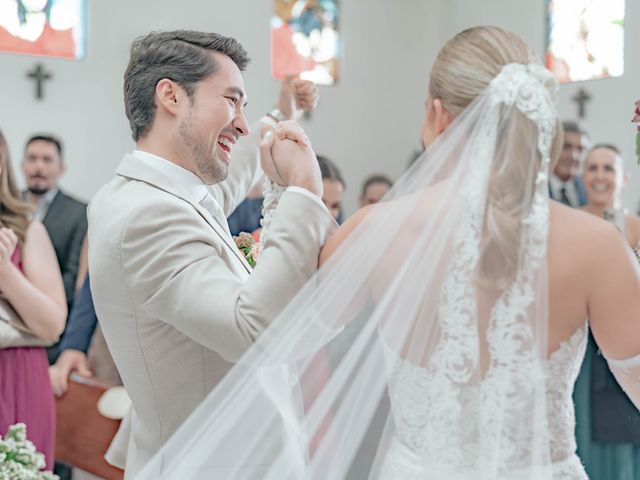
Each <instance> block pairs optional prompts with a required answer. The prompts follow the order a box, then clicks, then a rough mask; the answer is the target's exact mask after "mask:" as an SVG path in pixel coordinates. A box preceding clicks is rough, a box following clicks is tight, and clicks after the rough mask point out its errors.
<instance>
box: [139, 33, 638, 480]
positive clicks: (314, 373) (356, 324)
mask: <svg viewBox="0 0 640 480" xmlns="http://www.w3.org/2000/svg"><path fill="white" fill-rule="evenodd" d="M556 88H557V86H556V82H555V80H554V79H553V77H552V76H551V74H550V73H549V72H548V71H547V70H546V69H544V68H543V67H542V66H541V64H540V62H539V60H537V59H536V57H535V55H534V53H533V52H532V51H531V49H530V48H529V47H528V46H527V45H526V44H525V43H524V42H523V41H522V40H521V39H520V38H518V37H517V36H516V35H514V34H512V33H509V32H506V31H504V30H501V29H499V28H495V27H477V28H472V29H469V30H466V31H464V32H461V33H459V34H458V35H456V36H455V37H454V38H452V39H451V40H450V41H449V42H448V43H447V44H446V45H445V46H444V47H443V48H442V50H441V51H440V53H439V55H438V57H437V59H436V61H435V63H434V65H433V67H432V70H431V74H430V81H429V86H428V94H427V101H426V116H425V122H424V126H423V129H422V134H423V141H424V144H425V146H427V151H426V153H425V154H424V156H423V158H422V159H420V160H418V161H417V162H416V163H415V164H414V166H413V167H412V169H411V170H410V171H409V172H408V173H407V174H406V175H405V176H404V178H403V179H401V181H399V182H398V183H397V184H396V186H395V187H394V189H393V190H392V192H391V193H390V195H389V196H388V197H387V199H386V201H385V202H383V203H381V204H378V205H375V206H372V207H370V208H366V209H363V210H361V211H360V212H358V213H357V214H356V215H354V216H353V217H352V218H351V219H349V220H348V221H347V222H346V223H345V224H344V225H343V226H342V227H341V229H340V230H339V231H338V233H337V234H336V235H335V236H334V237H333V238H331V239H330V241H329V242H328V244H327V245H326V247H325V249H324V250H323V252H322V255H321V258H320V262H321V264H322V267H321V269H320V271H319V273H318V275H317V276H316V277H315V278H314V279H312V281H310V282H309V283H308V284H307V285H305V286H302V285H301V286H300V293H299V295H298V296H297V297H296V298H295V299H294V301H292V302H291V304H290V305H289V306H287V307H286V308H285V310H284V311H283V312H282V313H281V315H280V316H279V318H278V319H276V321H275V322H274V323H273V326H272V327H270V328H269V330H267V332H265V333H264V334H263V335H262V336H261V337H260V339H259V340H258V342H257V343H256V345H255V346H254V347H253V348H252V349H251V350H250V351H249V352H248V353H247V354H246V355H245V357H244V358H243V359H242V361H241V363H240V364H238V365H237V366H236V367H235V368H234V369H233V370H232V371H231V372H230V373H229V374H228V376H227V377H226V378H225V380H224V381H223V382H222V383H221V384H220V385H219V387H217V388H216V389H215V390H214V391H213V392H212V394H211V395H210V397H209V398H208V399H207V400H206V401H205V402H204V403H203V404H202V405H201V406H200V407H199V408H198V410H197V411H196V412H194V414H193V416H192V417H191V418H190V419H189V420H188V421H187V422H186V423H185V424H184V425H183V427H182V428H181V429H180V430H179V431H178V432H177V433H176V434H175V435H174V437H172V439H171V441H170V442H169V443H168V444H167V445H166V446H165V448H163V450H162V451H160V452H159V453H158V455H156V457H155V458H154V459H153V460H152V462H150V464H149V465H148V466H147V468H146V469H145V470H144V472H143V473H142V474H141V476H140V477H139V478H176V479H180V480H184V479H188V478H194V479H195V478H229V479H231V478H233V479H238V478H241V479H254V478H260V479H274V480H275V479H289V478H290V479H299V478H305V479H306V478H313V479H330V480H333V479H342V478H353V479H359V478H380V479H385V480H396V479H398V480H400V479H404V480H412V479H425V478H434V479H512V478H513V479H536V480H539V479H554V478H562V479H583V478H586V474H585V472H584V469H583V467H582V465H581V464H580V461H579V459H578V458H577V456H576V454H575V449H576V444H575V437H574V427H575V420H574V411H573V404H572V400H571V393H572V390H573V384H574V381H575V378H576V375H577V373H578V370H579V367H580V364H581V361H582V358H583V355H584V350H585V344H586V339H587V325H588V324H589V325H590V326H591V329H592V331H593V334H594V336H595V339H596V341H597V342H598V344H599V346H600V348H601V350H602V352H603V353H604V355H605V356H606V357H607V359H608V361H609V365H610V367H611V369H612V371H613V372H614V374H615V375H616V377H617V379H618V381H619V382H620V383H621V385H622V386H623V388H625V390H626V391H627V393H628V394H629V396H630V397H631V398H632V400H633V401H634V402H635V403H636V405H640V382H639V381H638V378H640V321H638V320H639V319H640V295H639V293H640V275H639V273H640V272H639V270H638V265H637V262H636V260H635V259H634V258H633V254H632V252H631V250H630V249H629V247H628V246H627V245H626V244H625V241H624V239H623V238H622V237H621V235H620V234H619V233H618V232H617V231H616V230H615V228H614V227H612V226H610V225H609V224H608V223H607V222H605V221H602V220H599V219H597V218H595V217H593V216H590V215H588V214H586V213H584V212H580V211H577V210H572V209H569V208H567V207H564V206H562V205H561V204H558V203H556V202H553V201H550V200H549V198H548V173H549V170H550V169H551V168H552V166H553V163H554V162H555V160H556V159H557V155H558V150H559V146H560V144H559V142H560V138H561V137H562V132H561V128H560V126H559V123H558V119H557V114H556V106H555V92H556ZM276 133H277V131H276ZM287 148H298V147H297V146H296V145H295V144H293V143H292V142H290V141H288V140H280V139H279V138H278V135H275V140H274V139H270V140H264V141H263V145H262V149H263V150H262V155H263V157H266V159H265V158H263V162H265V164H268V163H269V162H270V161H271V160H272V159H271V158H270V152H273V156H274V158H278V155H279V154H282V152H284V151H286V149H287ZM269 203H270V204H274V203H277V199H276V201H274V199H271V201H270V202H269ZM271 213H272V214H274V215H277V209H276V210H275V211H274V212H271ZM271 213H270V214H271ZM268 217H269V215H267V218H268ZM269 233H270V232H269V228H268V225H266V226H265V238H264V242H263V248H269V247H270V243H269V238H268V235H269ZM273 234H277V233H275V232H274V233H273ZM295 255H296V252H291V258H290V261H296V259H295ZM587 319H588V320H587ZM587 322H588V323H587ZM329 339H331V340H330V341H328V340H329ZM327 342H328V343H327Z"/></svg>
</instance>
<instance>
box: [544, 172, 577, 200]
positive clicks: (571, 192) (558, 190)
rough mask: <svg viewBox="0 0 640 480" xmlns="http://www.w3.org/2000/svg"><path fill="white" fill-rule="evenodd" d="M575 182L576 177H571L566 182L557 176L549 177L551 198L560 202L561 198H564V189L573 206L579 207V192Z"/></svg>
mask: <svg viewBox="0 0 640 480" xmlns="http://www.w3.org/2000/svg"><path fill="white" fill-rule="evenodd" d="M573 180H574V177H571V178H570V179H569V180H567V181H566V182H565V181H563V180H562V179H561V178H560V177H558V176H556V175H555V174H551V175H550V177H549V184H550V185H551V196H552V197H553V198H554V199H556V200H560V197H561V196H562V189H563V188H564V189H565V193H566V195H567V198H569V201H570V202H571V205H573V206H578V191H577V190H576V183H575V182H574V181H573Z"/></svg>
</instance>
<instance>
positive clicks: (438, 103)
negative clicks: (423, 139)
mask: <svg viewBox="0 0 640 480" xmlns="http://www.w3.org/2000/svg"><path fill="white" fill-rule="evenodd" d="M433 113H434V114H435V115H434V118H435V122H434V126H435V129H436V135H440V134H441V133H442V132H444V131H445V130H446V128H447V127H448V126H449V125H451V122H453V115H451V112H449V110H447V109H446V108H444V105H443V104H442V100H440V99H439V98H436V99H434V100H433Z"/></svg>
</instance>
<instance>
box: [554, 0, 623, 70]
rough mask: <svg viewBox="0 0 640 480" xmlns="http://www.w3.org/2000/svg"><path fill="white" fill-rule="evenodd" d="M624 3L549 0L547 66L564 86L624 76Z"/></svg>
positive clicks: (604, 0) (618, 0)
mask: <svg viewBox="0 0 640 480" xmlns="http://www.w3.org/2000/svg"><path fill="white" fill-rule="evenodd" d="M624 7H625V0H547V15H548V16H547V22H548V23H547V25H548V28H547V31H548V41H547V53H546V62H547V66H548V67H549V69H551V71H553V72H554V73H555V75H556V76H557V77H558V79H559V80H560V81H561V82H573V81H578V80H593V79H598V78H606V77H619V76H620V75H622V74H623V73H624Z"/></svg>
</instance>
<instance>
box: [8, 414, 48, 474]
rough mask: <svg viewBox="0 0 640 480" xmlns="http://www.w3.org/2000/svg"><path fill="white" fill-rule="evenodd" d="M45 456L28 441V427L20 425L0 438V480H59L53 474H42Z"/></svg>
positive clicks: (14, 426) (13, 426)
mask: <svg viewBox="0 0 640 480" xmlns="http://www.w3.org/2000/svg"><path fill="white" fill-rule="evenodd" d="M44 466H45V461H44V455H42V454H41V453H38V451H37V450H36V447H35V446H34V445H33V443H31V442H30V441H29V440H27V427H26V426H25V424H24V423H18V424H16V425H12V426H11V427H9V431H8V432H7V434H6V435H5V436H4V438H2V437H0V480H18V479H20V480H58V476H57V475H54V474H53V473H51V472H41V471H40V470H41V469H42V468H44Z"/></svg>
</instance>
